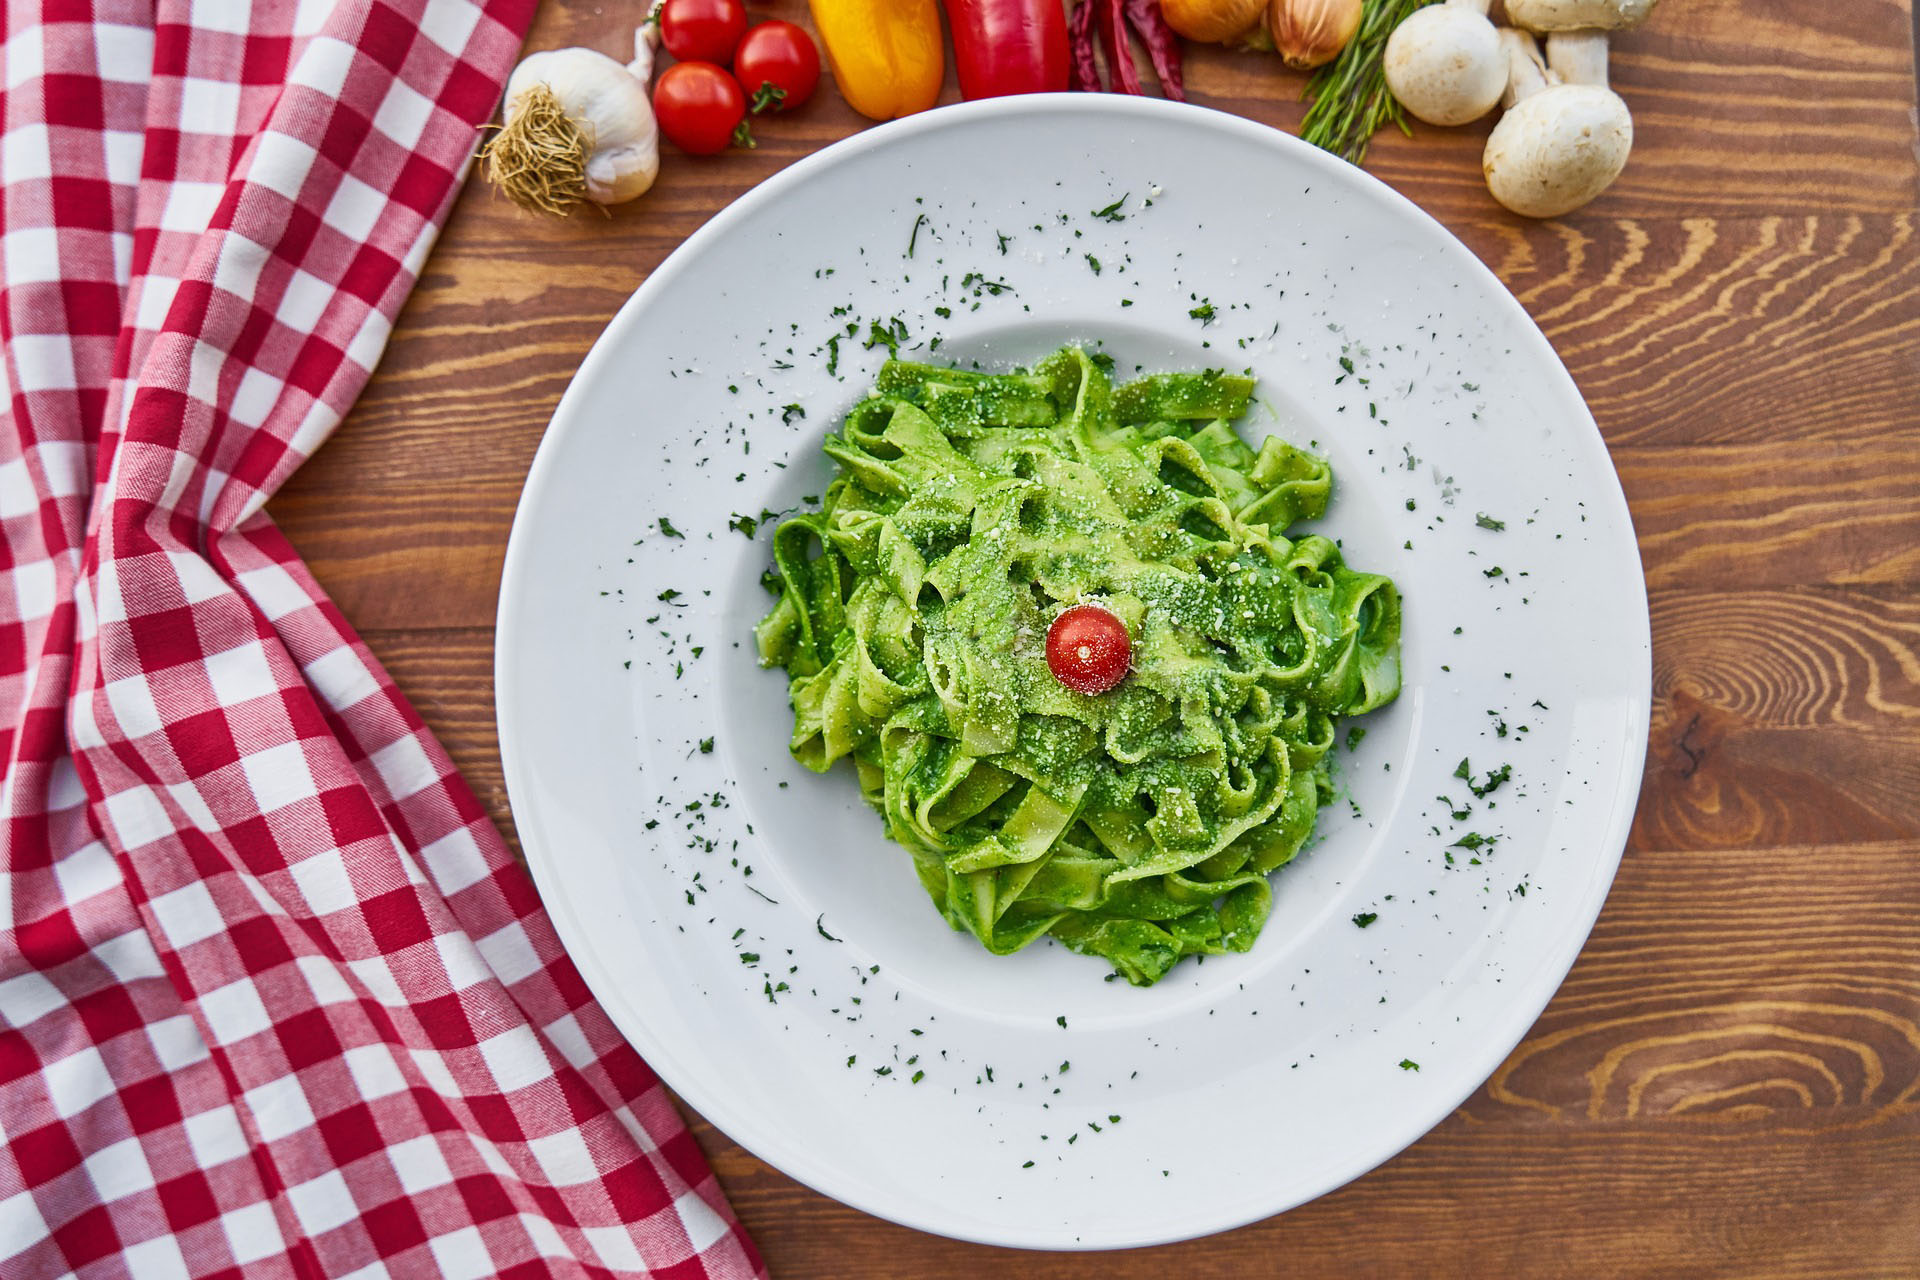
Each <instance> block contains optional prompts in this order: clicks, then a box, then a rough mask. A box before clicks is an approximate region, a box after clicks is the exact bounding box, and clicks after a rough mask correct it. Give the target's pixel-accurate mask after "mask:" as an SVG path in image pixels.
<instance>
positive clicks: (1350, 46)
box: [1300, 0, 1433, 164]
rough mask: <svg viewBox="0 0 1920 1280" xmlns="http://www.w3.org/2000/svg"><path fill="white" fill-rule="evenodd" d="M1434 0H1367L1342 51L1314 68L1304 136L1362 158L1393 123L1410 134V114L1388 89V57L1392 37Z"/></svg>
mask: <svg viewBox="0 0 1920 1280" xmlns="http://www.w3.org/2000/svg"><path fill="white" fill-rule="evenodd" d="M1431 3H1433V0H1365V9H1364V11H1363V12H1362V13H1361V16H1360V29H1359V30H1358V31H1357V32H1355V33H1354V36H1353V39H1352V40H1349V41H1348V42H1347V47H1346V48H1344V49H1342V50H1341V51H1340V56H1339V57H1337V58H1335V59H1334V60H1333V61H1332V62H1329V63H1328V64H1327V65H1326V66H1324V67H1322V68H1320V69H1319V70H1318V71H1316V72H1314V73H1313V79H1312V80H1309V81H1308V82H1307V92H1306V95H1305V96H1307V97H1310V98H1312V99H1313V105H1312V106H1311V107H1309V108H1307V116H1306V119H1305V120H1303V121H1301V122H1300V136H1301V137H1302V138H1303V139H1305V140H1306V141H1308V142H1311V143H1312V144H1313V145H1314V146H1316V147H1319V148H1321V149H1323V150H1326V151H1331V152H1333V154H1335V155H1337V156H1339V157H1340V158H1341V159H1343V160H1349V161H1351V162H1353V163H1354V164H1359V163H1360V162H1361V161H1362V160H1364V159H1366V155H1367V143H1368V142H1369V141H1370V140H1371V139H1372V138H1373V135H1374V134H1375V133H1376V132H1377V131H1378V130H1380V129H1381V128H1383V127H1384V126H1386V125H1388V124H1394V125H1398V126H1399V127H1400V132H1402V133H1404V134H1406V135H1407V136H1408V137H1412V136H1413V130H1412V129H1410V128H1409V127H1408V126H1407V114H1406V112H1405V111H1404V110H1402V109H1401V106H1400V104H1399V102H1397V101H1395V99H1394V96H1393V95H1392V94H1391V93H1389V92H1387V77H1386V71H1385V70H1384V66H1383V62H1382V59H1383V57H1384V55H1385V54H1386V50H1387V37H1388V36H1390V35H1392V34H1393V29H1394V28H1395V27H1397V26H1399V25H1400V24H1401V23H1402V22H1404V21H1405V20H1406V17H1407V15H1408V14H1410V13H1412V12H1413V11H1414V10H1415V9H1420V8H1424V7H1425V6H1427V5H1429V4H1431Z"/></svg>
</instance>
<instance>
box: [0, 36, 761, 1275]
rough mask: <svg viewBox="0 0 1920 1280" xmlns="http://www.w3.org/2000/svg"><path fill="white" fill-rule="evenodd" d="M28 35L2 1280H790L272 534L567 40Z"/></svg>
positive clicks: (10, 114) (21, 61)
mask: <svg viewBox="0 0 1920 1280" xmlns="http://www.w3.org/2000/svg"><path fill="white" fill-rule="evenodd" d="M4 14H5V17H4V21H5V24H6V43H5V48H4V74H5V81H4V96H3V97H0V126H3V127H4V140H3V141H0V178H3V179H4V190H3V191H0V232H3V233H4V234H3V237H0V255H3V258H0V284H3V286H4V291H3V293H0V340H4V346H5V359H4V365H3V366H0V367H3V368H4V385H3V386H0V406H3V407H0V420H3V421H4V424H5V425H4V429H3V430H0V532H3V533H4V537H0V557H4V559H0V577H3V578H4V582H3V583H0V761H3V762H4V766H5V777H4V781H0V1139H3V1140H4V1144H5V1154H4V1155H3V1156H0V1275H3V1276H6V1277H9V1278H10V1280H11V1278H13V1277H39V1276H53V1275H61V1274H66V1273H69V1272H75V1273H78V1274H80V1275H83V1276H126V1275H131V1276H134V1277H138V1278H139V1280H167V1278H169V1277H184V1276H196V1277H207V1276H220V1275H224V1276H240V1275H243V1274H244V1275H245V1276H248V1277H259V1276H267V1277H271V1276H281V1275H287V1276H347V1275H352V1276H383V1275H397V1276H403V1277H408V1278H409V1280H411V1278H412V1277H418V1276H429V1275H436V1274H437V1275H445V1276H460V1277H467V1276H534V1275H549V1274H559V1275H628V1274H648V1275H652V1276H657V1277H667V1276H673V1277H737V1276H752V1275H757V1274H760V1263H759V1260H758V1258H757V1256H756V1255H755V1253H754V1251H753V1246H752V1244H751V1243H750V1242H749V1241H748V1239H747V1237H746V1236H745V1234H744V1233H743V1232H742V1231H741V1229H740V1228H739V1226H738V1225H737V1223H736V1222H735V1221H734V1218H733V1215H732V1213H731V1211H730V1209H729V1208H728V1206H727V1203H726V1201H725V1199H724V1198H723V1197H722V1195H721V1193H720V1191H719V1189H718V1187H717V1186H716V1184H715V1182H714V1179H713V1177H712V1175H711V1173H710V1172H709V1170H708V1169H707V1166H706V1163H705V1161H704V1160H703V1158H702V1156H701V1154H700V1151H699V1149H698V1148H697V1147H696V1146H695V1145H694V1143H693V1141H692V1139H691V1137H690V1136H689V1135H688V1132H687V1130H686V1127H685V1126H684V1125H683V1124H682V1122H681V1120H680V1119H679V1117H678V1116H677V1115H676V1114H675V1113H674V1111H673V1109H672V1106H671V1104H670V1103H669V1102H668V1100H667V1098H666V1097H665V1095H664V1093H663V1090H662V1088H661V1086H660V1085H659V1083H658V1081H656V1080H655V1078H654V1077H653V1075H652V1074H651V1073H650V1072H649V1071H648V1069H647V1067H646V1066H645V1064H644V1063H642V1062H641V1061H640V1059H639V1057H638V1056H637V1055H635V1053H634V1052H633V1050H632V1049H631V1048H630V1047H628V1046H627V1045H626V1044H625V1043H624V1042H623V1041H622V1040H621V1039H620V1037H619V1035H618V1034H617V1033H616V1032H615V1030H614V1029H613V1027H612V1026H611V1024H610V1023H609V1022H608V1020H607V1018H606V1016H605V1015H604V1013H602V1012H601V1011H600V1009H599V1008H598V1007H597V1006H596V1005H595V1004H594V1003H593V1001H592V999H591V997H590V996H589V994H588V993H587V991H586V989H585V987H584V985H583V984H582V983H581V981H580V978H579V976H578V974H577V973H576V972H575V971H574V969H573V967H572V966H571V964H569V963H568V961H567V959H566V957H565V955H564V954H563V953H562V951H561V949H560V946H559V944H558V942H557V940H556V938H555V936H554V933H553V929H552V927H551V925H550V924H549V922H548V921H547V919H546V917H545V916H544V915H543V914H542V913H541V910H540V906H539V903H538V901H537V900H536V898H535V896H534V893H533V890H532V888H531V886H530V885H529V883H528V882H527V880H526V878H525V876H524V874H523V873H522V872H521V871H520V869H519V868H518V867H517V866H516V865H515V864H514V862H513V861H512V859H511V858H510V857H509V856H508V854H507V851H506V849H505V847H504V846H503V844H502V842H501V839H500V837H499V835H498V833H497V832H496V831H494V829H493V828H492V827H491V826H490V825H489V824H488V821H487V818H486V815H485V812H484V811H483V810H482V808H481V807H480V805H479V803H478V802H477V801H476V800H475V799H474V796H473V794H472V793H471V792H470V791H469V790H468V789H467V787H466V786H465V784H464V783H463V782H462V781H461V779H460V778H459V776H458V775H457V774H456V773H455V772H454V770H453V768H452V766H451V764H450V763H449V762H448V760H447V757H446V755H445V754H444V753H443V752H442V751H441V749H440V747H439V746H438V744H437V743H435V742H434V740H433V738H432V737H431V735H430V734H429V733H428V732H427V730H426V728H425V727H424V726H423V724H422V723H421V720H420V718H419V716H418V715H417V714H416V713H415V712H414V710H413V708H412V707H410V706H409V705H408V704H407V702H406V700H405V699H404V698H402V697H401V695H400V693H399V692H398V690H397V689H396V688H395V687H394V684H393V682H392V680H391V679H390V678H389V677H388V676H387V674H386V673H385V672H384V671H382V670H381V668H380V665H379V664H378V663H377V662H376V661H375V660H374V658H373V656H372V655H371V654H370V653H369V652H368V651H367V649H366V647H365V646H364V645H363V644H361V643H360V641H359V640H358V639H357V638H356V637H355V635H354V634H353V631H352V629H351V628H350V627H348V625H347V623H346V621H345V620H344V619H343V618H342V617H341V615H340V613H339V612H338V611H337V610H336V609H335V608H334V607H333V606H332V605H331V604H330V603H329V602H328V601H327V599H326V597H325V595H324V594H322V592H321V590H320V588H319V587H318V586H317V585H316V583H315V582H314V580H313V578H312V577H311V576H310V575H309V574H308V572H307V571H306V569H305V568H304V566H302V565H301V563H300V561H299V559H298V558H297V557H296V556H295V555H294V553H293V551H292V549H291V548H290V547H289V546H288V545H287V543H286V542H285V540H284V539H283V538H282V537H281V536H280V534H279V533H278V532H277V531H276V530H275V529H274V527H273V525H272V523H271V522H270V521H269V520H268V519H267V517H266V516H265V515H264V514H263V513H262V508H263V506H264V504H265V503H266V500H267V498H268V497H269V496H270V495H271V494H272V493H273V492H274V490H275V488H276V487H277V486H278V485H279V484H280V483H281V482H282V481H284V480H285V478H286V477H287V475H288V474H289V473H290V472H291V471H292V470H293V469H294V468H295V467H296V466H298V465H299V463H300V462H301V460H302V459H303V458H304V457H305V456H306V455H307V454H309V453H311V452H312V451H313V450H314V448H315V447H317V446H318V445H319V444H320V442H321V441H322V440H323V439H325V437H326V435H327V434H328V432H329V431H330V430H331V429H332V428H333V427H334V425H335V424H336V423H338V421H339V420H340V418H341V415H342V414H343V413H344V412H345V410H346V409H347V407H348V406H349V405H350V404H351V403H352V401H353V399H354V397H355V396H356V395H357V394H358V392H359V390H360V388H361V386H362V385H363V384H364V383H365V381H366V378H367V374H368V371H369V370H370V369H371V368H372V366H373V364H374V362H375V361H376V360H377V359H378V358H379V355H380V352H381V349H382V347H383V346H384V344H385V342H386V338H387V334H388V331H389V328H390V326H391V324H392V321H393V317H394V315H395V313H396V312H397V311H398V309H399V307H400V303H401V301H402V299H403V298H404V297H405V296H406V294H407V291H408V289H409V288H410V287H411V286H412V283H413V280H414V277H415V275H416V273H417V272H418V270H419V268H420V265H421V263H422V261H423V260H424V259H425V257H426V254H427V250H428V248H429V246H430V245H431V244H432V242H433V238H434V234H435V232H436V231H437V230H438V228H439V225H440V223H441V221H442V219H443V218H444V217H445V216H446V213H447V210H448V207H449V205H450V204H451V202H452V200H453V198H454V195H455V193H456V191H457V190H458V187H459V183H460V178H461V176H462V174H463V173H464V171H465V166H466V164H467V158H468V156H469V154H470V152H471V149H472V146H473V143H474V139H475V133H476V129H477V127H478V125H479V124H480V122H482V121H483V120H484V119H485V118H486V117H487V116H488V115H489V114H490V112H491V111H492V109H493V106H494V103H495V101H496V99H497V96H498V94H499V90H500V84H501V81H502V79H503V78H504V76H505V74H506V71H507V69H508V66H509V64H510V63H511V61H512V59H513V56H514V53H515V51H516V49H517V47H518V43H519V38H520V33H521V32H522V31H523V30H524V29H525V26H526V24H527V22H528V21H529V20H530V17H531V0H486V2H483V3H469V2H468V0H251V2H249V0H13V2H10V3H8V4H6V5H5V7H4Z"/></svg>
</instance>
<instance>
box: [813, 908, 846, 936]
mask: <svg viewBox="0 0 1920 1280" xmlns="http://www.w3.org/2000/svg"><path fill="white" fill-rule="evenodd" d="M813 928H814V931H815V932H816V933H818V934H819V935H820V936H821V937H823V938H825V939H826V940H827V941H828V942H838V941H840V939H838V938H836V937H834V936H833V935H832V934H830V933H828V932H827V913H826V912H824V911H822V912H821V913H820V915H819V917H818V918H817V919H816V920H814V922H813Z"/></svg>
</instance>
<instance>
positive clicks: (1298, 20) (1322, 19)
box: [1267, 0, 1360, 69]
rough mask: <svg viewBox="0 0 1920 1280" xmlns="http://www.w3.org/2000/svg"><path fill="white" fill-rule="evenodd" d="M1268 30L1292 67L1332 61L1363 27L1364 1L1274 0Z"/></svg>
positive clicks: (1274, 45) (1270, 5)
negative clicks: (1361, 14)
mask: <svg viewBox="0 0 1920 1280" xmlns="http://www.w3.org/2000/svg"><path fill="white" fill-rule="evenodd" d="M1267 29H1268V30H1269V31H1270V32H1272V34H1273V47H1274V48H1275V49H1278V50H1279V51H1280V57H1281V58H1282V60H1284V61H1285V62H1286V64H1287V65H1288V66H1290V67H1299V68H1302V69H1304V68H1306V67H1317V66H1320V65H1321V64H1323V63H1328V62H1332V61H1333V60H1334V59H1335V58H1337V57H1339V56H1340V51H1341V50H1342V49H1344V48H1346V47H1347V42H1348V41H1349V40H1352V39H1353V33H1354V32H1356V31H1358V30H1359V29H1360V0H1272V3H1271V4H1269V5H1268V6H1267Z"/></svg>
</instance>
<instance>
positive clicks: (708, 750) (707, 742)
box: [700, 738, 713, 756]
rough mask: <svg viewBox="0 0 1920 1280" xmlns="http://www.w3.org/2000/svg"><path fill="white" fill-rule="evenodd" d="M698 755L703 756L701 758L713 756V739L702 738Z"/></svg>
mask: <svg viewBox="0 0 1920 1280" xmlns="http://www.w3.org/2000/svg"><path fill="white" fill-rule="evenodd" d="M700 754H701V755H703V756H710V755H712V754H713V739H712V738H702V739H700Z"/></svg>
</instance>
